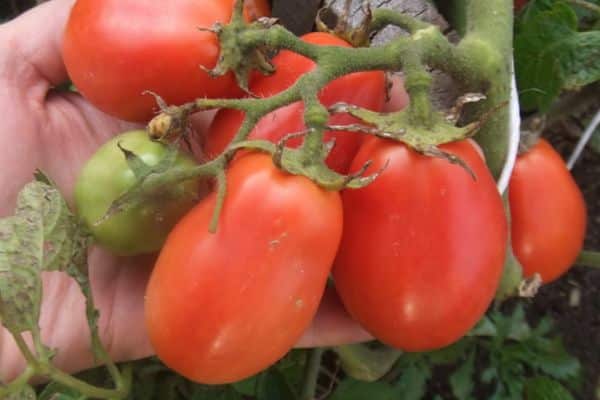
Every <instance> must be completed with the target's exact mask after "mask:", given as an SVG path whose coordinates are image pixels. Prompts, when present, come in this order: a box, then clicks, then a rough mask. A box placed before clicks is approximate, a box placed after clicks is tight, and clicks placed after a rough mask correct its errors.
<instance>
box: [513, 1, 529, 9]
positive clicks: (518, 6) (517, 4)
mask: <svg viewBox="0 0 600 400" xmlns="http://www.w3.org/2000/svg"><path fill="white" fill-rule="evenodd" d="M528 2H529V0H515V11H519V10H521V8H523V7H525V4H527V3H528Z"/></svg>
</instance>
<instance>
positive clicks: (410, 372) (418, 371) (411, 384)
mask: <svg viewBox="0 0 600 400" xmlns="http://www.w3.org/2000/svg"><path fill="white" fill-rule="evenodd" d="M429 378H431V369H430V367H429V366H428V365H427V364H425V363H423V362H417V363H414V364H412V365H409V366H407V367H406V369H404V371H403V372H402V375H401V377H400V379H399V380H398V382H397V384H396V393H397V394H399V395H401V398H402V399H403V400H420V399H421V398H422V397H423V396H424V395H425V392H426V390H427V381H428V380H429Z"/></svg>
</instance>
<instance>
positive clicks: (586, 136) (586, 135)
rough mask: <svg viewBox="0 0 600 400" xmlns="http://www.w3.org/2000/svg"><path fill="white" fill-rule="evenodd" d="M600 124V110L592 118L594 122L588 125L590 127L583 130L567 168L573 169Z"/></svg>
mask: <svg viewBox="0 0 600 400" xmlns="http://www.w3.org/2000/svg"><path fill="white" fill-rule="evenodd" d="M598 125H600V110H598V112H597V113H596V115H594V118H592V122H590V124H589V125H588V127H587V128H586V129H585V131H584V132H583V135H582V136H581V138H579V142H577V146H575V150H573V154H571V157H569V161H567V168H569V169H573V166H574V165H575V163H576V162H577V160H578V159H579V157H580V156H581V153H582V152H583V149H584V148H585V145H586V144H587V143H588V142H589V141H590V139H591V138H592V135H593V134H594V132H595V131H596V128H597V127H598Z"/></svg>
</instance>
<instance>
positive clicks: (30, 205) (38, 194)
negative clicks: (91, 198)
mask: <svg viewBox="0 0 600 400" xmlns="http://www.w3.org/2000/svg"><path fill="white" fill-rule="evenodd" d="M37 177H38V179H39V180H38V181H35V182H32V183H29V184H27V185H26V186H25V187H24V188H23V190H22V191H21V192H20V193H19V196H18V199H17V207H16V210H15V215H14V216H11V217H7V218H4V219H2V220H0V315H1V317H2V321H3V324H4V325H5V326H6V328H8V329H9V330H10V331H11V332H12V333H13V334H20V333H22V332H25V331H30V330H32V329H33V327H34V326H36V325H37V321H38V319H39V312H40V302H41V298H42V282H41V277H40V272H41V271H63V270H67V269H68V268H69V267H72V265H73V264H72V260H73V258H74V255H75V254H78V253H81V254H83V255H84V257H85V250H86V247H87V246H86V241H85V240H84V239H82V242H83V244H82V243H81V242H77V241H73V240H72V238H73V237H74V236H77V234H78V232H80V228H79V225H78V224H77V222H76V219H75V217H74V216H73V214H72V213H71V212H70V211H69V209H68V207H67V204H66V202H65V201H64V199H63V198H62V196H61V194H60V192H59V191H58V190H57V189H56V188H55V187H54V186H53V185H51V184H49V183H48V182H49V180H48V178H46V177H45V176H43V175H41V173H38V175H37ZM79 236H80V237H81V238H83V237H85V235H84V234H83V233H81V234H80V235H79ZM80 246H82V247H80Z"/></svg>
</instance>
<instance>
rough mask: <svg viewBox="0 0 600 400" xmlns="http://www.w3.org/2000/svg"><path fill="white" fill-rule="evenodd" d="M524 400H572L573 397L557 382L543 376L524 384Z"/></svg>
mask: <svg viewBox="0 0 600 400" xmlns="http://www.w3.org/2000/svg"><path fill="white" fill-rule="evenodd" d="M525 399H526V400H573V396H572V395H571V393H569V391H568V390H567V389H566V388H565V387H564V386H563V385H561V384H560V383H559V382H557V381H555V380H552V379H550V378H546V377H543V376H539V377H535V378H532V379H529V380H528V381H527V383H526V384H525Z"/></svg>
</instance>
